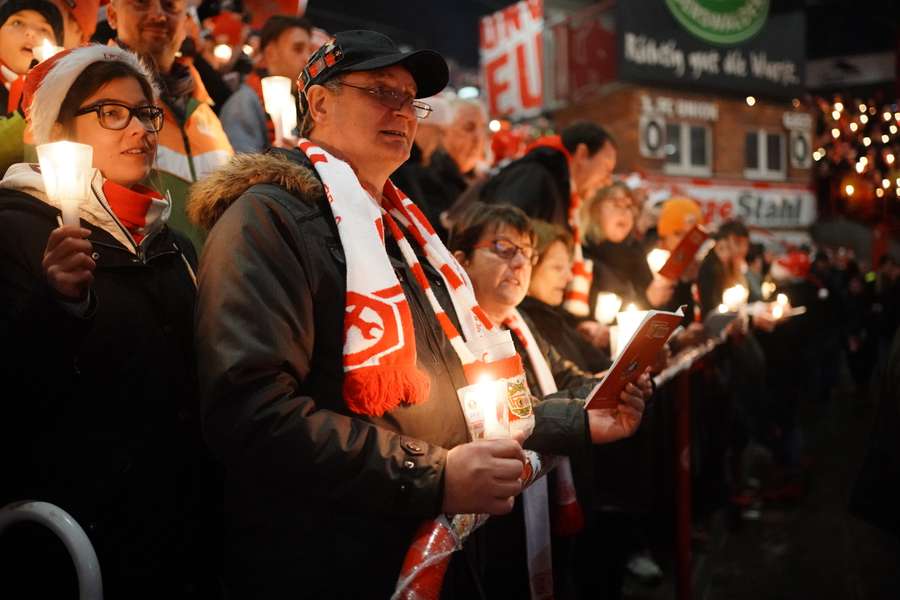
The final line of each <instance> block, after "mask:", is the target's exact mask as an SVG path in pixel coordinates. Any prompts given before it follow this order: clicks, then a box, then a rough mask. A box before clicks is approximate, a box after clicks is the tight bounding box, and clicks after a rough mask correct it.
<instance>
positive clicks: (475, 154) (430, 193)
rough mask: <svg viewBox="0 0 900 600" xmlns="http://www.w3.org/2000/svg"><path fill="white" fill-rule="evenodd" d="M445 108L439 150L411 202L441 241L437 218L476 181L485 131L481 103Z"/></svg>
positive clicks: (442, 227)
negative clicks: (447, 117) (447, 110)
mask: <svg viewBox="0 0 900 600" xmlns="http://www.w3.org/2000/svg"><path fill="white" fill-rule="evenodd" d="M449 104H450V114H451V117H450V123H449V125H447V127H446V129H445V130H444V135H443V139H442V140H441V147H439V148H438V149H437V150H435V151H434V153H433V154H432V155H431V160H430V161H429V163H428V166H427V167H425V168H424V170H425V173H426V177H424V178H422V179H421V188H422V197H421V198H414V199H415V200H418V201H419V203H420V204H421V205H422V210H423V211H424V212H425V214H426V215H427V216H428V217H429V219H430V221H431V223H432V226H433V227H434V228H435V230H436V231H437V232H438V235H439V236H440V237H441V239H443V240H446V239H447V229H446V227H445V223H444V221H443V220H442V219H441V215H442V214H443V213H444V212H446V211H448V210H449V209H450V208H451V207H452V206H453V205H454V203H456V201H457V200H458V199H459V198H460V196H462V195H463V193H464V192H465V191H466V190H467V189H468V188H469V187H470V186H472V185H473V184H475V183H476V182H477V181H479V178H480V176H479V175H478V173H477V172H476V166H478V165H479V164H480V163H481V162H482V161H483V160H484V152H485V147H486V143H487V131H488V129H487V113H486V112H485V109H484V106H483V105H482V104H481V102H479V101H478V100H462V99H459V98H455V99H453V100H450V101H449Z"/></svg>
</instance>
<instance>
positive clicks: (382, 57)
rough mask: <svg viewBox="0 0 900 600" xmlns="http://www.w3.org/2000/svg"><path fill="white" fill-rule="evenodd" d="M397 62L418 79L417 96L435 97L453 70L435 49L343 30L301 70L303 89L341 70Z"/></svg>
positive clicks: (359, 68) (345, 71)
mask: <svg viewBox="0 0 900 600" xmlns="http://www.w3.org/2000/svg"><path fill="white" fill-rule="evenodd" d="M394 65H402V66H403V67H406V70H407V71H409V74H410V75H412V78H413V80H414V81H415V82H416V98H427V97H428V96H434V95H435V94H437V93H438V92H440V91H441V90H443V89H444V88H445V87H446V86H447V82H448V81H449V79H450V69H449V68H448V67H447V61H445V60H444V57H443V56H441V55H440V54H438V53H437V52H435V51H434V50H414V51H409V52H404V51H402V50H400V49H399V48H398V47H397V45H396V44H395V43H394V41H393V40H391V38H389V37H388V36H386V35H384V34H381V33H378V32H377V31H367V30H365V29H356V30H353V31H340V32H338V33H336V34H334V38H332V39H331V40H329V41H328V42H325V43H324V44H323V45H322V47H321V48H319V49H318V50H316V51H315V52H314V53H313V55H312V56H310V57H309V62H307V63H306V67H305V68H304V69H303V72H302V73H300V79H299V84H300V91H301V92H304V94H303V96H305V95H306V94H305V92H306V90H307V89H309V87H310V86H311V85H319V84H322V83H325V82H326V81H328V80H329V79H331V78H332V77H334V76H336V75H340V74H341V73H354V72H357V71H372V70H374V69H383V68H385V67H391V66H394Z"/></svg>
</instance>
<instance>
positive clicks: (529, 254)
mask: <svg viewBox="0 0 900 600" xmlns="http://www.w3.org/2000/svg"><path fill="white" fill-rule="evenodd" d="M474 248H476V249H477V248H484V249H486V250H487V251H488V252H490V253H491V254H493V255H495V256H496V257H497V258H502V259H503V260H505V261H507V262H509V261H511V260H512V259H514V258H515V257H516V254H521V255H522V257H523V258H524V259H525V260H526V261H528V262H529V263H531V266H534V265H536V264H537V263H538V259H539V258H540V257H539V256H538V254H537V252H535V251H534V247H532V246H519V245H518V244H515V243H513V242H511V241H509V240H508V239H506V238H497V239H495V240H491V241H490V242H482V243H480V244H475V246H474Z"/></svg>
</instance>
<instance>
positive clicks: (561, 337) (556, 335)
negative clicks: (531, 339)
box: [518, 296, 612, 373]
mask: <svg viewBox="0 0 900 600" xmlns="http://www.w3.org/2000/svg"><path fill="white" fill-rule="evenodd" d="M518 309H519V312H520V313H523V314H524V315H526V316H527V317H528V318H529V319H531V321H532V323H534V327H533V328H532V333H535V335H537V333H538V332H539V333H540V335H541V337H543V338H544V339H545V340H547V342H548V343H549V344H550V345H551V346H553V348H554V349H555V351H556V352H558V353H559V355H560V356H562V357H563V358H565V359H566V360H569V361H571V362H573V363H574V364H575V366H577V367H578V368H579V369H581V370H583V371H587V372H589V373H598V372H600V371H605V370H606V369H608V368H609V366H610V365H611V364H612V362H611V361H610V358H609V355H607V354H606V353H605V352H603V351H602V350H599V349H597V348H595V347H594V346H592V345H591V344H590V343H589V342H588V341H587V340H585V339H584V338H583V337H582V336H581V334H580V333H578V330H577V329H576V326H577V322H576V319H575V317H573V316H572V314H571V313H570V312H568V311H567V310H564V309H563V308H562V307H561V306H550V305H549V304H546V303H544V302H541V301H540V300H538V299H536V298H532V297H531V296H527V297H526V298H525V300H523V301H522V303H521V304H520V305H519V306H518ZM535 330H536V331H535Z"/></svg>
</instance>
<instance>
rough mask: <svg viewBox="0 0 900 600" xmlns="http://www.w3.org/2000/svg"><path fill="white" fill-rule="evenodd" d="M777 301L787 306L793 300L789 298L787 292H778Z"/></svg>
mask: <svg viewBox="0 0 900 600" xmlns="http://www.w3.org/2000/svg"><path fill="white" fill-rule="evenodd" d="M775 302H776V303H778V305H780V306H787V305H789V304H790V303H791V301H790V300H788V297H787V294H778V296H777V297H776V298H775Z"/></svg>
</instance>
